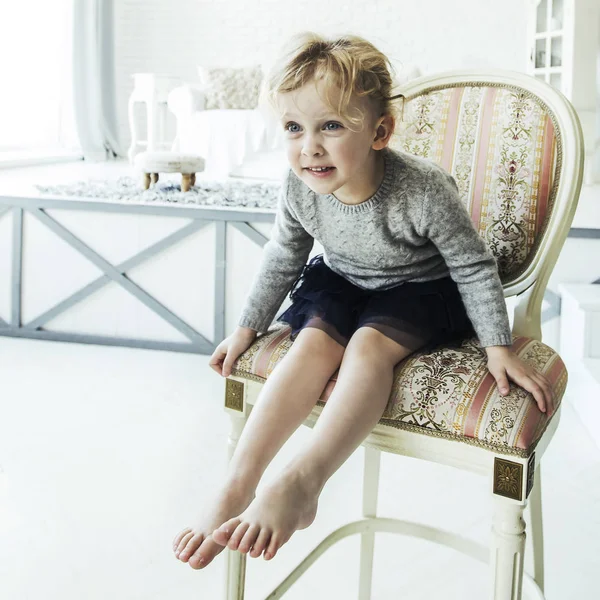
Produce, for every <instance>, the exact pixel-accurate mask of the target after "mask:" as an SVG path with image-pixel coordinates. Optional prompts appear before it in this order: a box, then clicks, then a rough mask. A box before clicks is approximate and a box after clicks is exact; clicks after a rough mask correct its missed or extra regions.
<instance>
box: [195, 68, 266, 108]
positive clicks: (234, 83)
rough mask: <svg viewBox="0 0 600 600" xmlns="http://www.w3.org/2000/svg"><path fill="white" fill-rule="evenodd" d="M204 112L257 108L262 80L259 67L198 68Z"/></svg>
mask: <svg viewBox="0 0 600 600" xmlns="http://www.w3.org/2000/svg"><path fill="white" fill-rule="evenodd" d="M198 75H199V76H200V80H201V82H202V85H203V88H204V94H205V97H206V105H205V109H206V110H211V109H221V108H225V109H254V108H256V107H257V106H258V96H259V93H260V84H261V81H262V78H263V73H262V69H261V67H260V66H253V67H243V68H239V69H233V68H223V69H221V68H206V67H198Z"/></svg>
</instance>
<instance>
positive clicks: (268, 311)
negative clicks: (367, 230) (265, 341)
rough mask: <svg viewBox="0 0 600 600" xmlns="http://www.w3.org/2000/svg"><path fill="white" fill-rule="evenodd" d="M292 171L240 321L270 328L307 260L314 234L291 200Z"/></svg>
mask: <svg viewBox="0 0 600 600" xmlns="http://www.w3.org/2000/svg"><path fill="white" fill-rule="evenodd" d="M291 176H292V175H291V171H288V174H287V176H286V177H285V179H284V181H283V185H282V187H281V192H280V194H279V198H278V201H277V213H276V216H275V224H274V226H273V229H272V230H271V237H270V239H269V241H268V242H267V243H266V244H265V246H264V248H263V254H262V258H261V263H260V266H259V268H258V271H257V272H256V274H255V276H254V280H253V282H252V285H251V287H250V292H249V293H248V295H247V297H246V301H245V304H244V308H243V309H242V314H241V317H240V320H239V322H238V325H240V326H241V327H249V328H251V329H255V330H256V331H258V332H259V333H261V332H264V331H267V329H268V328H269V326H270V325H271V323H272V321H273V319H274V317H275V315H276V314H277V311H278V309H279V307H280V306H281V304H282V303H283V301H284V299H285V297H286V295H287V293H288V292H289V291H290V289H291V287H292V284H293V283H294V281H295V280H296V278H297V277H298V275H299V274H300V272H301V271H302V268H303V267H304V265H305V264H306V261H307V259H308V256H309V254H310V251H311V249H312V247H313V244H314V239H313V237H312V236H311V235H310V234H309V233H308V232H307V231H306V230H305V229H304V227H303V226H302V225H301V224H300V222H299V220H298V217H297V216H296V214H295V212H294V210H293V208H292V206H291V205H290V202H289V188H290V185H289V184H290V178H291Z"/></svg>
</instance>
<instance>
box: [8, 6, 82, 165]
mask: <svg viewBox="0 0 600 600" xmlns="http://www.w3.org/2000/svg"><path fill="white" fill-rule="evenodd" d="M72 16H73V0H52V1H51V2H49V1H48V0H19V1H13V2H8V1H2V2H0V158H1V155H2V154H3V153H9V152H10V153H15V152H16V153H18V152H34V153H45V152H48V153H52V152H57V151H61V150H62V151H65V150H73V151H77V150H79V139H78V136H77V134H76V131H75V124H74V115H73V94H72V44H71V41H72V34H71V31H72Z"/></svg>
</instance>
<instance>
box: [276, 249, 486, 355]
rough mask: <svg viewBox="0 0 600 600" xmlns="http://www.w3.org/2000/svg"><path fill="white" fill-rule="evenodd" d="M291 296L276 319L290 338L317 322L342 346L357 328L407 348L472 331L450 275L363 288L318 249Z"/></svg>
mask: <svg viewBox="0 0 600 600" xmlns="http://www.w3.org/2000/svg"><path fill="white" fill-rule="evenodd" d="M290 299H291V300H292V304H291V306H290V307H289V308H288V309H287V310H286V311H285V312H284V313H283V314H282V315H281V316H280V317H279V318H278V321H282V322H284V323H287V324H288V325H290V327H291V329H292V333H291V339H292V340H295V339H296V336H297V335H298V333H300V331H301V330H302V329H304V328H305V327H316V328H319V329H322V330H324V331H325V332H326V333H328V334H329V335H330V336H331V337H332V338H334V339H335V340H336V341H337V342H338V343H340V344H341V345H342V346H344V347H345V346H346V345H347V344H348V342H349V341H350V338H351V337H352V334H353V333H354V332H355V331H356V330H357V329H358V328H360V327H364V326H368V327H372V328H374V329H377V330H378V331H380V332H381V333H383V334H384V335H386V336H387V337H389V338H391V339H393V340H394V341H396V342H397V343H399V344H401V345H402V346H404V347H405V348H409V349H410V350H412V351H415V350H417V349H420V350H425V351H431V350H432V349H433V348H435V347H436V346H439V345H441V344H445V345H452V344H460V343H461V342H462V341H463V340H464V339H465V338H468V337H472V336H474V335H475V331H474V329H473V325H472V323H471V321H470V319H469V317H468V316H467V312H466V310H465V306H464V304H463V301H462V298H461V296H460V292H459V291H458V288H457V286H456V283H455V282H454V281H453V280H452V279H451V278H450V277H444V278H442V279H436V280H434V281H427V282H423V283H413V282H405V283H402V284H400V285H397V286H395V287H393V288H390V289H387V290H365V289H362V288H360V287H358V286H356V285H354V284H353V283H351V282H350V281H348V280H347V279H345V278H344V277H342V276H341V275H338V274H337V273H335V272H334V271H332V270H331V269H330V268H329V267H328V266H327V265H326V264H325V262H324V260H323V255H322V254H319V255H318V256H315V257H314V258H313V259H312V260H311V261H310V262H309V263H308V264H307V265H306V266H305V267H304V269H303V270H302V272H301V273H300V276H299V277H298V279H297V280H296V281H295V283H294V284H293V286H292V289H291V292H290Z"/></svg>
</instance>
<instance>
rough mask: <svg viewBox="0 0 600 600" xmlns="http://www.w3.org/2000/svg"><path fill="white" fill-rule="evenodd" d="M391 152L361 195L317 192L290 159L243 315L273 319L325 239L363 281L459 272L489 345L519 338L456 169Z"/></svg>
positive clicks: (263, 325)
mask: <svg viewBox="0 0 600 600" xmlns="http://www.w3.org/2000/svg"><path fill="white" fill-rule="evenodd" d="M381 152H383V155H384V159H385V171H384V177H383V181H382V183H381V185H380V186H379V189H378V190H377V192H376V193H375V194H374V195H373V196H371V198H369V199H368V200H365V201H364V202H361V203H360V204H356V205H348V204H344V203H342V202H340V201H339V200H338V199H337V198H336V197H335V196H334V195H333V194H328V195H321V194H317V193H315V192H313V191H312V190H311V189H310V188H309V187H308V186H307V185H306V184H304V183H303V182H302V181H301V180H300V179H299V178H298V177H297V176H296V175H295V174H294V173H293V171H291V169H290V171H289V172H288V174H287V175H286V177H285V179H284V181H283V186H282V190H281V194H280V196H279V200H278V207H277V215H276V218H275V224H274V227H273V230H272V233H271V239H270V240H269V242H268V243H267V244H266V245H265V247H264V249H263V256H262V261H261V264H260V267H259V269H258V272H257V274H256V275H255V278H254V281H253V283H252V286H251V289H250V292H249V294H248V296H247V298H246V303H245V306H244V308H243V310H242V315H241V318H240V321H239V325H240V326H243V327H250V328H252V329H255V330H257V331H258V332H263V331H266V330H267V329H268V327H269V325H270V324H271V323H272V321H273V319H274V317H275V315H276V314H277V310H278V309H279V308H280V306H281V304H282V303H283V301H284V299H285V297H286V295H287V294H288V292H289V291H290V289H291V286H292V284H293V282H294V281H295V279H296V277H297V276H298V275H299V274H300V272H301V270H302V267H303V266H304V264H305V263H306V262H307V259H308V257H309V254H310V251H311V249H312V247H313V242H314V240H315V239H316V240H318V241H319V242H320V243H321V244H322V246H323V248H324V251H325V252H324V256H323V258H324V260H325V263H326V264H327V266H329V268H331V269H332V270H333V271H335V272H336V273H338V274H339V275H342V276H343V277H345V278H346V279H347V280H349V281H351V282H352V283H353V284H355V285H357V286H359V287H361V288H363V289H369V290H385V289H388V288H391V287H394V286H396V285H399V284H401V283H403V282H406V281H413V282H420V281H430V280H433V279H439V278H441V277H446V276H447V275H448V274H450V276H451V277H452V279H453V280H454V281H455V282H456V284H457V286H458V289H459V291H460V294H461V297H462V299H463V302H464V304H465V307H466V309H467V314H468V315H469V318H470V319H471V322H472V323H473V326H474V328H475V332H476V333H477V336H478V338H479V341H480V343H481V345H482V346H484V347H485V346H496V345H500V346H503V345H510V344H512V337H511V330H510V326H509V322H508V314H507V312H506V304H505V302H504V294H503V291H502V285H501V283H500V277H499V276H498V270H497V265H496V261H495V259H494V257H493V256H492V254H491V253H490V251H489V250H488V248H487V246H486V245H485V243H484V241H483V240H482V239H481V237H480V236H479V234H478V233H477V230H476V229H475V227H474V226H473V223H472V221H471V217H470V216H469V213H468V212H467V210H466V208H465V206H464V205H463V203H462V201H461V200H460V198H459V195H458V188H457V186H456V182H455V181H454V179H453V178H452V176H451V175H450V174H448V173H447V172H446V171H445V170H443V169H442V168H441V167H439V166H438V165H436V164H435V163H433V162H431V161H429V160H426V159H423V158H420V157H416V156H413V155H410V154H406V153H403V152H397V151H394V150H391V149H387V148H386V149H384V150H381Z"/></svg>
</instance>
